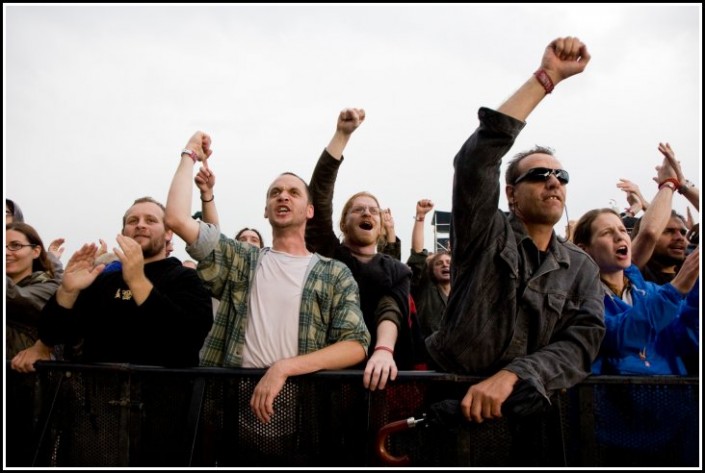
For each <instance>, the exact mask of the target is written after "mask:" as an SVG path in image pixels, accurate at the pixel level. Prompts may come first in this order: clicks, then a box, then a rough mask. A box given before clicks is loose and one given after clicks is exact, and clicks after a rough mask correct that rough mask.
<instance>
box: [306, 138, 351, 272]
mask: <svg viewBox="0 0 705 473" xmlns="http://www.w3.org/2000/svg"><path fill="white" fill-rule="evenodd" d="M341 162H342V158H341V160H340V161H338V160H337V159H335V158H334V157H333V156H331V155H330V154H329V153H328V151H326V150H325V149H324V150H323V153H321V157H320V158H318V162H317V163H316V167H315V169H314V170H313V175H312V176H311V181H310V182H309V185H308V186H309V191H310V193H311V201H312V202H313V218H311V219H310V220H309V221H308V223H306V246H307V247H308V249H309V251H311V252H314V253H318V254H320V255H323V256H327V257H329V258H332V257H333V254H334V253H335V249H336V248H337V247H338V246H339V245H340V241H339V240H338V237H336V236H335V232H334V231H333V190H334V188H335V179H336V178H337V177H338V169H339V168H340V164H341Z"/></svg>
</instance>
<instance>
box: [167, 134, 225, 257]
mask: <svg viewBox="0 0 705 473" xmlns="http://www.w3.org/2000/svg"><path fill="white" fill-rule="evenodd" d="M210 146H211V138H210V136H208V135H207V134H205V133H203V132H202V131H197V132H196V133H194V135H193V136H192V137H191V138H190V139H189V140H188V143H187V144H186V148H184V152H182V153H181V161H180V162H179V167H177V168H176V174H174V179H173V180H172V181H171V187H169V196H168V198H167V201H166V218H165V221H166V225H167V226H168V227H169V228H170V229H171V230H173V231H174V233H176V234H177V235H179V237H181V239H182V240H184V241H185V242H186V244H187V245H192V244H193V243H194V242H195V241H196V239H197V238H198V222H196V221H195V220H194V219H193V218H191V176H192V175H193V165H194V164H196V161H205V160H206V159H208V157H209V156H210V155H211V153H212V152H213V151H212V150H211V149H210ZM187 151H190V152H191V153H188V152H187Z"/></svg>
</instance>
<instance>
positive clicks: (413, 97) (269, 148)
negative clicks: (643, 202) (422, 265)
mask: <svg viewBox="0 0 705 473" xmlns="http://www.w3.org/2000/svg"><path fill="white" fill-rule="evenodd" d="M701 13H702V10H701V6H700V5H694V4H682V5H680V6H667V5H660V6H655V5H639V6H628V5H617V6H612V5H599V6H595V5H582V6H573V5H570V6H568V5H566V6H562V5H529V6H519V5H504V6H489V5H484V6H483V5H479V6H478V5H438V6H431V5H418V6H417V5H413V6H412V5H407V6H396V5H381V6H373V5H364V6H355V5H330V6H312V5H299V6H285V5H245V6H241V5H229V6H225V5H198V6H196V5H188V6H127V5H121V6H31V5H21V4H15V5H9V6H8V5H7V4H5V5H3V20H4V27H3V33H4V41H3V44H4V67H3V71H4V82H3V85H4V89H3V92H4V97H3V109H4V120H3V135H4V136H3V168H4V182H3V189H4V194H5V196H6V197H9V198H11V199H13V200H15V201H16V202H17V203H18V204H19V205H20V207H21V208H22V210H23V212H24V214H25V217H26V220H27V222H28V223H31V224H33V225H34V226H35V227H36V228H37V229H38V230H39V232H40V234H41V235H42V236H43V238H44V241H45V243H46V244H48V243H49V241H51V240H52V239H53V238H55V237H59V236H63V237H65V238H66V239H67V249H68V252H69V254H70V252H73V251H74V250H75V249H77V248H78V247H79V246H80V245H81V244H82V243H84V242H86V241H95V242H97V240H98V238H103V239H105V240H107V241H108V243H109V245H110V246H111V247H112V246H114V245H115V240H114V237H115V235H116V234H117V233H118V232H119V231H120V223H121V217H122V214H123V212H124V211H125V210H126V209H127V207H129V205H130V204H131V202H132V201H133V200H134V199H135V198H136V197H141V196H144V195H151V196H153V197H155V198H158V199H160V200H162V201H165V200H166V195H167V190H168V187H169V183H170V181H171V178H172V176H173V173H174V171H175V169H176V166H177V163H178V161H179V151H180V150H181V148H183V146H184V145H185V143H186V142H187V140H188V138H189V136H191V134H192V133H193V132H194V131H196V130H204V131H206V132H208V133H210V134H211V137H212V139H213V149H214V154H213V156H212V159H211V160H210V161H209V162H210V165H211V167H212V169H213V170H214V171H215V172H216V175H217V183H216V188H215V196H216V203H217V205H218V209H219V212H220V217H221V223H222V228H223V230H224V231H225V232H226V233H228V234H234V232H235V231H236V230H238V229H239V228H241V227H243V226H254V227H256V228H258V229H260V230H261V231H262V232H263V234H264V235H265V239H266V242H267V243H268V244H269V243H271V232H270V229H269V225H268V222H267V221H266V220H265V219H264V218H263V215H262V214H263V208H264V196H265V191H266V188H267V186H268V185H269V183H270V182H271V181H272V180H273V179H274V178H275V177H276V175H277V174H279V173H280V172H283V171H292V172H295V173H297V174H299V175H301V176H302V177H304V178H305V179H308V178H309V177H310V174H311V171H312V170H313V166H314V164H315V161H316V159H317V158H318V155H319V154H320V152H321V150H322V149H323V147H324V146H325V145H326V144H327V143H328V140H329V138H330V136H331V135H332V133H333V131H334V129H335V122H336V118H337V115H338V112H339V111H340V110H341V109H342V108H345V107H349V106H353V107H363V108H365V109H366V111H367V120H366V121H365V123H364V124H363V125H362V127H360V128H359V129H358V131H357V132H356V133H355V135H354V137H353V139H352V141H351V143H350V145H349V146H348V149H347V150H346V153H345V155H346V160H345V163H344V164H343V167H342V169H341V171H340V174H339V178H338V185H337V192H336V199H335V205H336V215H337V214H338V212H339V210H340V208H341V207H342V204H343V203H344V201H345V200H346V199H347V197H349V196H350V195H352V194H353V193H354V192H357V191H360V190H367V191H370V192H372V193H374V194H376V195H377V196H378V197H379V199H380V200H381V202H382V205H383V206H384V207H389V208H391V209H392V213H393V215H394V217H395V220H396V225H397V231H398V233H399V235H400V237H401V239H402V240H403V255H404V258H406V255H407V254H408V250H409V242H410V237H411V227H412V223H413V220H412V216H413V215H414V206H415V203H416V201H417V200H418V199H419V198H431V199H433V200H434V201H435V202H436V204H437V207H436V208H437V209H439V210H450V202H451V181H452V173H453V169H452V159H453V156H454V155H455V153H456V151H457V150H458V148H459V147H460V146H461V144H462V143H463V142H464V140H465V139H466V138H467V136H469V135H470V133H472V131H473V130H474V129H475V127H476V126H477V118H476V116H477V115H476V112H477V109H478V107H480V106H489V107H497V106H498V105H499V104H500V103H501V102H502V101H503V100H504V99H506V98H507V97H508V96H509V95H510V94H511V93H512V92H513V91H514V90H516V88H518V87H519V86H520V85H521V84H522V83H523V82H524V81H525V80H526V79H527V78H528V77H529V76H530V74H531V73H532V72H533V71H534V70H536V68H537V66H538V64H539V61H540V58H541V55H542V53H543V49H544V47H545V46H546V45H547V44H548V43H549V42H550V41H551V40H552V39H554V38H556V37H558V36H565V35H574V36H578V37H579V38H580V39H582V40H583V41H585V42H586V44H587V45H588V49H589V50H590V52H591V54H592V56H593V59H592V61H591V63H590V65H589V66H588V69H587V71H586V72H585V73H584V74H582V75H580V76H576V77H574V78H572V79H570V80H568V81H566V82H564V83H561V84H560V85H558V87H557V88H556V90H555V91H554V93H553V94H552V95H550V96H549V97H548V98H547V99H546V100H545V101H544V103H542V104H541V105H540V106H539V108H538V109H537V110H536V111H535V112H534V114H533V115H532V116H531V117H529V121H528V125H527V127H526V128H525V130H524V131H523V133H522V134H521V136H520V138H519V140H518V141H517V143H516V145H515V147H514V148H513V150H512V153H513V152H517V151H520V150H523V149H526V148H529V147H531V146H533V145H534V144H543V145H549V146H552V147H554V148H555V149H556V151H557V155H558V157H559V159H561V161H562V163H563V166H564V167H565V168H566V169H568V170H569V171H570V173H571V183H570V185H569V190H568V210H569V213H570V217H571V218H577V217H579V216H580V215H581V214H582V213H584V212H585V211H587V210H589V209H591V208H594V207H604V206H608V205H610V199H614V200H616V201H617V202H618V205H619V206H620V207H624V206H626V201H625V199H624V194H623V193H621V192H620V191H619V190H618V189H617V188H616V187H615V184H616V182H617V180H618V178H620V177H624V178H629V179H631V180H633V181H635V182H636V183H637V184H639V185H640V186H641V187H642V190H643V191H644V194H645V195H647V196H652V195H653V194H654V193H655V191H656V188H655V184H653V183H652V181H651V177H652V176H653V175H655V171H654V166H655V165H657V164H658V163H659V162H660V159H661V157H660V155H659V153H658V151H657V145H658V142H659V141H668V142H670V143H671V145H672V146H673V148H674V149H675V151H676V153H677V155H678V157H679V159H680V160H681V161H682V165H683V168H684V170H685V172H686V175H687V176H688V177H689V178H690V180H692V181H693V182H695V183H696V184H697V185H698V186H700V184H701V178H700V176H701V168H700V164H699V162H700V160H701V158H702V148H701V145H702V143H701V132H700V130H701V127H702V118H701V115H702V93H701V86H702V62H701V59H700V58H701V54H702V50H701V49H702V43H701V39H702V37H701ZM193 204H194V209H193V210H194V211H195V210H196V209H197V208H198V205H199V204H200V203H199V202H198V194H197V192H196V190H195V188H194V195H193ZM501 205H502V206H503V207H506V201H505V200H504V199H503V200H502V202H501ZM685 207H686V205H685V203H684V200H683V199H682V197H680V196H678V197H677V198H676V199H675V208H676V209H678V210H679V211H681V212H684V211H685ZM695 215H696V219H697V220H699V214H697V213H696V214H695ZM564 224H565V221H562V222H561V223H560V224H559V226H557V230H558V231H559V232H560V233H562V232H563V226H564ZM426 238H427V246H430V241H431V238H432V232H431V228H430V226H429V228H428V229H427V232H426ZM175 255H176V256H178V257H180V258H185V257H186V254H185V251H184V244H183V242H181V241H180V240H177V244H176V254H175ZM66 261H67V256H66V255H65V256H64V262H66Z"/></svg>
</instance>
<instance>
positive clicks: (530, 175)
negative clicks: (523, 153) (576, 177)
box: [514, 168, 570, 185]
mask: <svg viewBox="0 0 705 473" xmlns="http://www.w3.org/2000/svg"><path fill="white" fill-rule="evenodd" d="M551 175H554V176H556V179H558V180H559V181H560V183H561V184H568V181H569V180H570V176H569V175H568V171H566V170H565V169H551V168H531V169H529V170H528V171H526V172H525V173H524V174H522V175H521V176H519V177H517V178H516V179H514V185H517V184H519V183H520V182H521V181H529V182H542V181H548V178H549V177H551Z"/></svg>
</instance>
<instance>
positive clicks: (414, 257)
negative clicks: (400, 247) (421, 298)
mask: <svg viewBox="0 0 705 473" xmlns="http://www.w3.org/2000/svg"><path fill="white" fill-rule="evenodd" d="M427 259H428V251H426V250H423V251H421V252H420V253H417V252H415V251H414V250H411V256H409V259H408V260H407V261H406V265H407V266H409V268H411V295H412V296H414V297H416V291H417V289H419V288H420V287H421V286H422V285H423V284H424V282H426V281H428V279H429V278H428V270H427V269H426V266H427V263H426V260H427Z"/></svg>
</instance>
